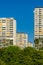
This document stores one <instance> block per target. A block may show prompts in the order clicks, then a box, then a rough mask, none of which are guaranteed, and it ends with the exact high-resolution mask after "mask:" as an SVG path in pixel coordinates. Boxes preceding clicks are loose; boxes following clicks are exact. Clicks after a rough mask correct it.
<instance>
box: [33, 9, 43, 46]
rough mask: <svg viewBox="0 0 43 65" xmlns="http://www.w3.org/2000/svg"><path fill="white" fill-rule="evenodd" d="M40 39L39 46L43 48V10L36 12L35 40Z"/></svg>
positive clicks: (36, 10)
mask: <svg viewBox="0 0 43 65" xmlns="http://www.w3.org/2000/svg"><path fill="white" fill-rule="evenodd" d="M35 39H39V46H40V47H41V46H43V8H35V10H34V40H35Z"/></svg>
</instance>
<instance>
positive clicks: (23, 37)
mask: <svg viewBox="0 0 43 65" xmlns="http://www.w3.org/2000/svg"><path fill="white" fill-rule="evenodd" d="M16 41H17V42H16V45H17V46H19V47H21V48H25V47H27V43H28V34H25V33H17V34H16Z"/></svg>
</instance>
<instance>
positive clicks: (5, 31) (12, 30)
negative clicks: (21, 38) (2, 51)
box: [0, 18, 16, 47]
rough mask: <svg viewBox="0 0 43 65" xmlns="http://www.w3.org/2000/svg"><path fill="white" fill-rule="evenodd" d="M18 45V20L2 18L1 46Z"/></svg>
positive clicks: (0, 19)
mask: <svg viewBox="0 0 43 65" xmlns="http://www.w3.org/2000/svg"><path fill="white" fill-rule="evenodd" d="M10 45H16V20H15V19H14V18H0V47H6V46H10Z"/></svg>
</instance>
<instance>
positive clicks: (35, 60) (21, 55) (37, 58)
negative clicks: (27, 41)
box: [0, 46, 43, 65]
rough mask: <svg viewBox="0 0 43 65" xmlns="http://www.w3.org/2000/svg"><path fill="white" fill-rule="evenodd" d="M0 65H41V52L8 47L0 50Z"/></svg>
mask: <svg viewBox="0 0 43 65" xmlns="http://www.w3.org/2000/svg"><path fill="white" fill-rule="evenodd" d="M0 65H43V51H41V50H36V49H35V48H30V47H27V48H24V49H20V48H19V47H17V46H10V47H7V48H2V49H0Z"/></svg>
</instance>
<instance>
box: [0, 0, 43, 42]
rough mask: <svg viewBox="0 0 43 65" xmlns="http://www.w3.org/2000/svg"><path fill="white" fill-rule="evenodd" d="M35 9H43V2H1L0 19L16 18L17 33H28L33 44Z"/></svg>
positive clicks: (10, 0)
mask: <svg viewBox="0 0 43 65" xmlns="http://www.w3.org/2000/svg"><path fill="white" fill-rule="evenodd" d="M35 7H43V0H0V17H14V18H15V19H16V20H17V32H26V33H28V35H29V41H31V42H33V37H34V36H33V32H34V13H33V11H34V8H35Z"/></svg>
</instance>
